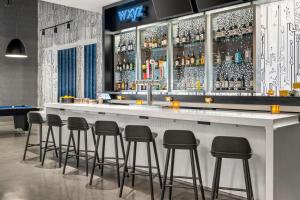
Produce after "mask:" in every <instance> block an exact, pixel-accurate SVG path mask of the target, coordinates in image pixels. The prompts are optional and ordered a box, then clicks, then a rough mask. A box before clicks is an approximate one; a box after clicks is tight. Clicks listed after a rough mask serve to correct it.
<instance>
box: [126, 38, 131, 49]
mask: <svg viewBox="0 0 300 200" xmlns="http://www.w3.org/2000/svg"><path fill="white" fill-rule="evenodd" d="M130 42H131V41H130V40H129V41H128V44H127V47H126V49H127V50H128V51H131V49H130V47H131V44H130Z"/></svg>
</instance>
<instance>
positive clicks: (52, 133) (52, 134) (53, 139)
mask: <svg viewBox="0 0 300 200" xmlns="http://www.w3.org/2000/svg"><path fill="white" fill-rule="evenodd" d="M50 131H51V136H52V141H53V146H54V151H55V156H56V158H58V152H57V147H56V142H55V138H54V132H53V128H52V126H50Z"/></svg>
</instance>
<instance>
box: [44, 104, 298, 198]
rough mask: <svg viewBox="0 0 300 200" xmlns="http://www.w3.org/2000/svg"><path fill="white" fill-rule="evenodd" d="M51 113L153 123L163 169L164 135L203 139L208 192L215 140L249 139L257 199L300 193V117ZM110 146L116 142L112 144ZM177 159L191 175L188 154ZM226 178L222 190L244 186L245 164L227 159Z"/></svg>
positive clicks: (62, 107)
mask: <svg viewBox="0 0 300 200" xmlns="http://www.w3.org/2000/svg"><path fill="white" fill-rule="evenodd" d="M46 113H47V114H59V115H60V116H61V117H62V118H64V119H67V117H70V116H81V117H85V118H86V119H87V120H88V121H89V122H91V123H94V122H95V121H97V120H112V121H116V122H117V123H118V124H119V126H121V127H125V126H126V125H129V124H131V125H148V126H149V127H150V128H151V130H152V131H154V132H157V133H158V134H159V136H158V141H157V143H158V151H159V152H158V154H159V161H160V163H161V165H162V167H163V166H164V162H165V159H164V158H165V154H166V151H164V148H163V145H162V139H163V133H164V131H165V130H167V129H179V130H182V129H187V130H191V131H193V132H194V133H195V135H196V137H197V138H199V139H200V141H201V144H200V148H199V159H200V162H201V163H200V165H201V170H202V173H203V175H202V176H203V181H204V185H205V187H208V188H210V187H211V184H212V178H213V166H214V158H213V157H212V156H211V154H210V148H211V143H212V140H213V138H214V137H215V136H238V137H245V138H247V139H248V140H249V141H250V144H251V146H252V150H253V158H252V159H251V160H250V168H251V176H252V177H251V178H252V181H253V189H254V195H255V196H254V197H255V199H257V200H282V199H291V200H294V199H297V198H298V197H299V195H300V192H299V190H298V189H297V188H296V187H297V185H299V183H298V182H299V180H300V176H299V174H298V173H296V174H292V173H293V172H295V171H297V169H296V168H297V166H299V164H300V160H299V159H298V153H297V152H299V151H297V149H298V148H299V147H298V145H297V144H296V143H297V142H296V141H299V140H300V138H299V137H300V136H299V134H298V130H299V128H300V125H299V124H298V115H290V114H279V115H272V114H269V113H261V112H246V111H244V112H243V111H212V110H193V109H179V110H172V109H163V108H160V107H155V106H154V107H149V106H135V105H131V106H128V105H88V104H47V105H46ZM141 116H142V117H141ZM204 122H205V123H204ZM63 131H64V132H65V133H66V134H63V135H64V138H63V139H64V140H65V141H66V140H67V135H68V134H67V130H66V129H64V130H63ZM282 141H284V142H282ZM110 142H111V144H112V142H113V141H109V143H110ZM89 145H93V141H89ZM108 146H111V147H113V145H108ZM107 152H110V153H111V154H113V153H114V149H113V148H111V149H110V150H109V151H107ZM145 153H146V148H145V149H144V151H142V150H141V151H140V152H139V154H138V158H137V160H138V162H139V163H138V164H141V165H142V164H146V163H147V160H146V157H145V155H146V154H145ZM177 156H178V157H177V158H178V159H176V160H177V162H176V163H175V164H176V165H175V166H176V167H175V174H176V175H191V170H190V164H189V162H188V160H187V158H188V156H187V155H186V154H185V153H184V152H178V154H177ZM178 160H180V162H178ZM283 165H284V166H283ZM221 176H222V178H221V185H222V186H232V187H237V188H244V187H245V183H244V178H243V171H242V162H239V161H234V160H233V161H232V160H230V161H229V160H228V161H227V160H224V165H223V166H222V175H221ZM279 186H280V187H279ZM233 194H235V195H239V196H244V195H245V194H243V193H240V192H234V193H233ZM279 197H280V198H279Z"/></svg>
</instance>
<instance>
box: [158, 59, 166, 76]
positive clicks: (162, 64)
mask: <svg viewBox="0 0 300 200" xmlns="http://www.w3.org/2000/svg"><path fill="white" fill-rule="evenodd" d="M165 62H167V59H166V58H165V59H164V58H163V57H162V56H161V57H160V59H159V62H158V67H159V79H163V78H164V64H165Z"/></svg>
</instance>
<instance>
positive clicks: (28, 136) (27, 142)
mask: <svg viewBox="0 0 300 200" xmlns="http://www.w3.org/2000/svg"><path fill="white" fill-rule="evenodd" d="M31 127H32V124H30V125H29V130H28V135H27V139H26V145H25V150H24V155H23V160H25V158H26V153H27V149H28V144H29V139H30V135H31Z"/></svg>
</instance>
